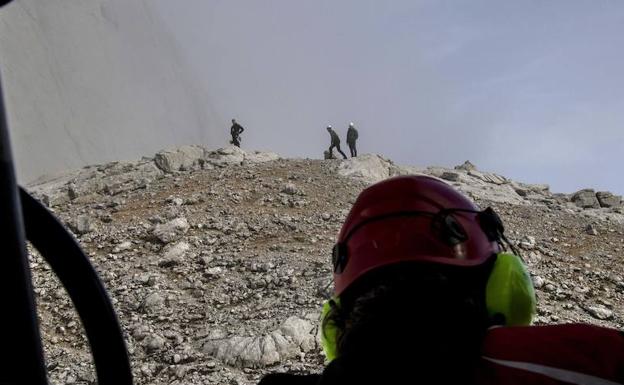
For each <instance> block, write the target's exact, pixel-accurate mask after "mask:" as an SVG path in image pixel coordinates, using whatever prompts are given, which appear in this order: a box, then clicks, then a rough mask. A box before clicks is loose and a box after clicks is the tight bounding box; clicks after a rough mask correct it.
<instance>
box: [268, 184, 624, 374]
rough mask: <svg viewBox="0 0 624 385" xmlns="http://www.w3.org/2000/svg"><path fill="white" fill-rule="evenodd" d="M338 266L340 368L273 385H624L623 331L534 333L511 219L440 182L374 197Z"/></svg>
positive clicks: (325, 322)
mask: <svg viewBox="0 0 624 385" xmlns="http://www.w3.org/2000/svg"><path fill="white" fill-rule="evenodd" d="M507 249H510V251H511V252H508V250H507ZM332 264H333V268H334V287H335V291H334V296H333V298H332V299H331V300H329V301H327V302H326V303H325V305H324V307H323V311H322V320H321V329H322V333H321V339H322V345H323V349H324V351H325V354H326V357H327V359H328V360H329V361H330V362H329V364H328V366H327V367H326V368H325V370H324V371H323V373H322V374H320V375H307V376H295V375H289V374H280V375H278V374H273V375H268V376H266V377H265V378H263V380H262V381H261V382H260V383H261V384H279V383H283V384H352V383H353V384H362V383H380V384H386V383H387V384H407V383H410V384H417V383H436V384H553V385H554V384H594V385H615V384H622V383H624V336H623V335H622V333H621V332H619V331H617V330H611V329H606V328H600V327H596V326H590V325H582V324H571V325H550V326H540V327H537V326H530V324H531V321H532V318H533V315H534V314H535V303H536V301H535V292H534V289H533V286H532V281H531V278H530V276H529V274H528V272H527V270H526V268H525V266H524V264H523V262H522V260H521V258H520V256H519V255H518V253H517V251H516V250H515V249H514V247H513V245H512V244H511V243H510V242H509V241H508V240H507V238H506V237H505V235H504V227H503V224H502V221H501V220H500V218H499V217H498V215H497V214H496V213H495V212H494V210H492V209H491V208H487V209H485V210H481V209H479V208H478V207H477V206H476V205H475V204H474V203H473V202H472V201H470V200H469V199H468V198H466V197H465V196H463V195H462V194H460V193H459V192H458V191H457V190H455V189H454V188H453V187H451V186H449V185H448V184H447V183H445V182H443V181H441V180H439V179H436V178H432V177H427V176H402V177H397V178H391V179H387V180H385V181H382V182H380V183H377V184H375V185H373V186H371V187H369V188H367V189H366V190H364V191H363V192H362V193H361V194H360V196H359V197H358V199H357V200H356V202H355V204H354V205H353V208H352V209H351V211H350V213H349V215H348V216H347V218H346V220H345V222H344V225H343V226H342V229H341V231H340V233H339V235H338V241H337V243H336V245H335V246H334V248H333V253H332Z"/></svg>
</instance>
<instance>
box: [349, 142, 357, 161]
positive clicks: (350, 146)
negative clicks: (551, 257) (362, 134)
mask: <svg viewBox="0 0 624 385" xmlns="http://www.w3.org/2000/svg"><path fill="white" fill-rule="evenodd" d="M349 151H351V157H352V158H353V157H354V156H357V151H356V150H355V144H353V143H349Z"/></svg>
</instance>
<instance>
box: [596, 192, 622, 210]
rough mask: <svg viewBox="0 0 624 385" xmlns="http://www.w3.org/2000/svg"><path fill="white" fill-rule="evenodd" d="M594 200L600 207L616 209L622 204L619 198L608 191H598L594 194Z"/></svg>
mask: <svg viewBox="0 0 624 385" xmlns="http://www.w3.org/2000/svg"><path fill="white" fill-rule="evenodd" d="M596 198H597V199H598V202H599V203H600V207H618V206H620V205H621V203H622V197H621V196H619V195H614V194H613V193H611V192H609V191H598V192H597V193H596Z"/></svg>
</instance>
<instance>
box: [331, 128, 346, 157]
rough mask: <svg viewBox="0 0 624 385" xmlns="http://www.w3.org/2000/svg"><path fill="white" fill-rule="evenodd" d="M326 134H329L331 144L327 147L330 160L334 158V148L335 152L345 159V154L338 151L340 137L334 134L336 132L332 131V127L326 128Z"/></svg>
mask: <svg viewBox="0 0 624 385" xmlns="http://www.w3.org/2000/svg"><path fill="white" fill-rule="evenodd" d="M327 132H329V136H331V144H330V145H329V157H330V159H333V157H334V147H335V148H336V150H338V152H339V153H340V155H342V157H343V158H345V159H347V156H346V155H345V153H344V152H342V150H341V149H340V137H339V136H338V134H336V131H334V130H333V129H332V126H327Z"/></svg>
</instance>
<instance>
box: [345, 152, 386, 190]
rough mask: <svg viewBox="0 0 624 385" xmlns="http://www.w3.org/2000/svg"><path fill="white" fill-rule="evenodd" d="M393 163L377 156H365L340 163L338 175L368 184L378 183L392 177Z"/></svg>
mask: <svg viewBox="0 0 624 385" xmlns="http://www.w3.org/2000/svg"><path fill="white" fill-rule="evenodd" d="M394 167H395V166H394V163H392V161H390V160H388V159H385V158H382V157H381V156H379V155H376V154H363V155H358V156H357V157H355V158H349V159H347V160H344V161H342V162H340V165H339V166H338V174H339V175H342V176H346V177H351V178H355V179H358V180H361V181H364V182H366V183H376V182H379V181H381V180H384V179H386V178H389V177H390V176H391V169H392V168H394Z"/></svg>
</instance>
